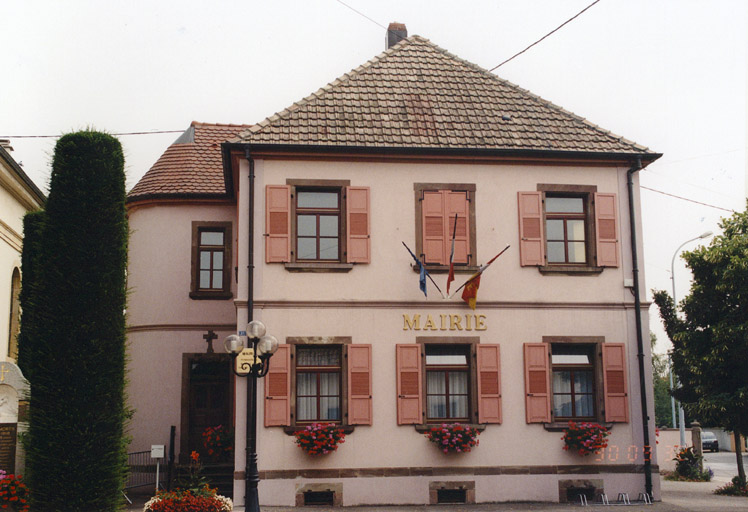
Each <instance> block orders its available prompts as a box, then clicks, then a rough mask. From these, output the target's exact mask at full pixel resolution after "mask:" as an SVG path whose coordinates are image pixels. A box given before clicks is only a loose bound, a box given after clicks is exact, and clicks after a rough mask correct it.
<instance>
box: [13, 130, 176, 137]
mask: <svg viewBox="0 0 748 512" xmlns="http://www.w3.org/2000/svg"><path fill="white" fill-rule="evenodd" d="M183 132H184V130H152V131H147V132H120V133H110V134H109V135H116V136H123V135H156V134H159V133H183ZM60 137H62V135H0V139H59V138H60Z"/></svg>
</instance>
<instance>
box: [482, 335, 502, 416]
mask: <svg viewBox="0 0 748 512" xmlns="http://www.w3.org/2000/svg"><path fill="white" fill-rule="evenodd" d="M476 350H477V353H476V356H477V361H478V423H501V357H500V351H499V346H498V345H489V344H482V343H481V344H478V345H477V347H476Z"/></svg>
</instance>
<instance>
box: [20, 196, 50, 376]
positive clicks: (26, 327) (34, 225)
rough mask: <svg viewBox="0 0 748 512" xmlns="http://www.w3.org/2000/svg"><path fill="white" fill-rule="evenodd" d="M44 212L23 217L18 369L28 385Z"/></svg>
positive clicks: (32, 349) (33, 357) (36, 337)
mask: <svg viewBox="0 0 748 512" xmlns="http://www.w3.org/2000/svg"><path fill="white" fill-rule="evenodd" d="M45 218H46V213H44V211H41V210H39V211H35V212H30V213H27V214H26V215H25V216H24V218H23V254H22V255H21V273H22V275H23V286H22V287H21V293H20V295H19V298H18V299H19V301H20V304H21V330H20V332H19V333H18V366H19V367H20V368H21V371H22V372H23V375H24V377H26V379H28V381H29V382H31V380H32V376H31V373H32V372H33V366H32V365H31V362H32V361H33V360H34V359H35V356H34V355H33V352H34V342H35V341H36V340H37V339H38V336H37V335H36V334H35V333H34V332H33V331H34V326H36V325H38V322H36V321H35V320H34V315H35V314H36V311H37V307H38V302H37V300H36V296H37V288H38V282H39V280H38V276H37V272H38V264H37V261H38V260H39V251H40V249H41V247H40V244H41V237H42V232H43V229H44V219H45Z"/></svg>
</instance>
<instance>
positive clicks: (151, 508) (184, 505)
mask: <svg viewBox="0 0 748 512" xmlns="http://www.w3.org/2000/svg"><path fill="white" fill-rule="evenodd" d="M233 509H234V504H233V502H232V501H231V499H229V498H226V497H225V496H220V495H218V494H216V490H215V489H211V488H210V487H208V486H207V485H206V486H205V487H203V488H202V489H199V490H191V489H175V490H173V491H159V492H158V493H157V494H156V496H155V497H153V498H151V499H150V500H149V501H148V502H147V503H146V504H145V507H143V512H231V511H232V510H233Z"/></svg>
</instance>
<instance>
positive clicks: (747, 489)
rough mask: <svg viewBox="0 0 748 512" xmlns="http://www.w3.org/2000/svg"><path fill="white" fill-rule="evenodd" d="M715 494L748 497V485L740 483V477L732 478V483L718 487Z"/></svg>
mask: <svg viewBox="0 0 748 512" xmlns="http://www.w3.org/2000/svg"><path fill="white" fill-rule="evenodd" d="M714 494H724V495H727V496H748V485H746V484H745V483H744V482H741V481H740V477H739V476H735V477H733V478H732V482H730V483H729V484H725V485H723V486H722V487H718V488H717V489H716V490H715V491H714Z"/></svg>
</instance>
